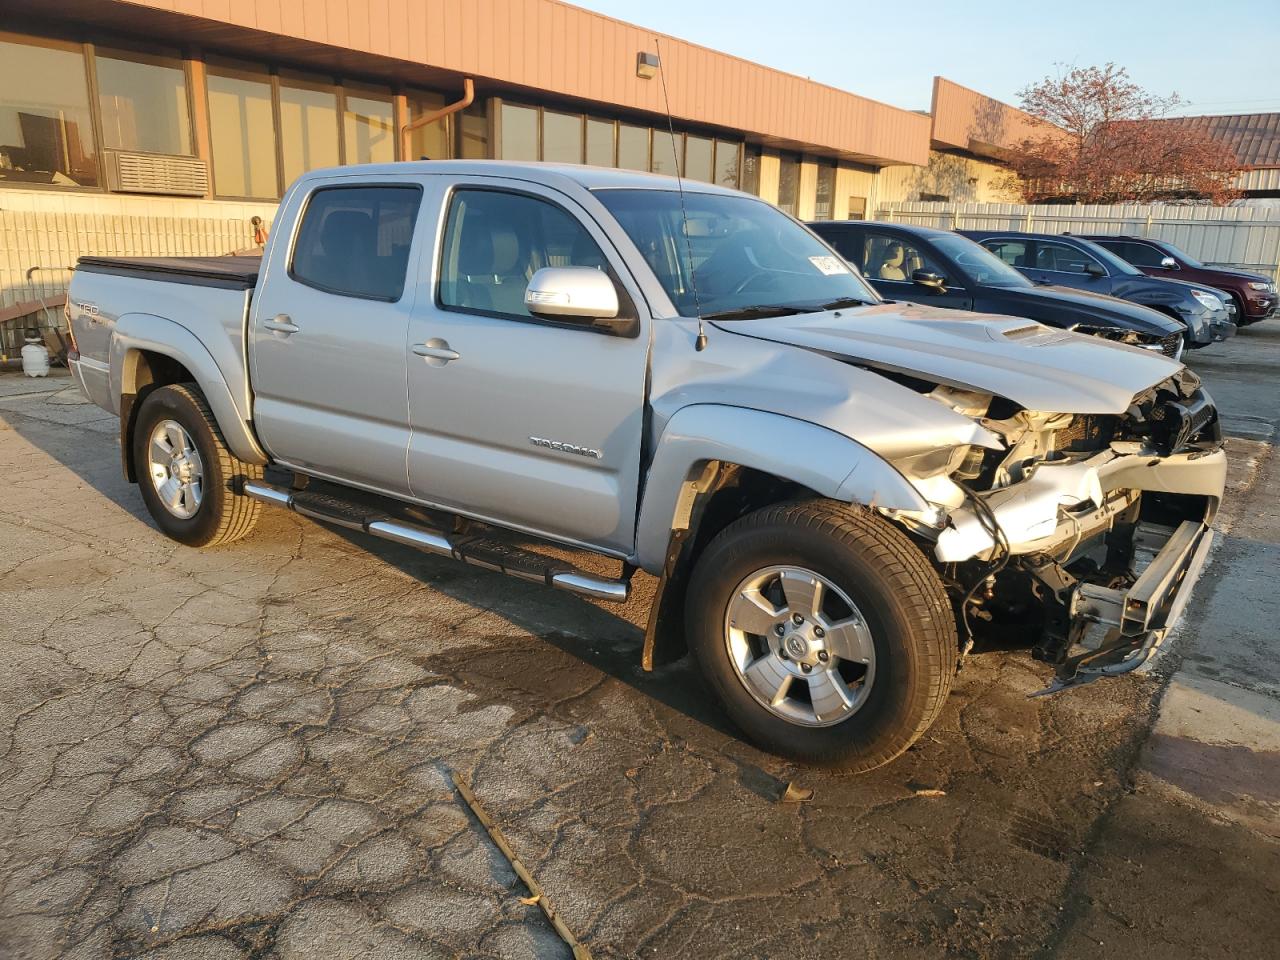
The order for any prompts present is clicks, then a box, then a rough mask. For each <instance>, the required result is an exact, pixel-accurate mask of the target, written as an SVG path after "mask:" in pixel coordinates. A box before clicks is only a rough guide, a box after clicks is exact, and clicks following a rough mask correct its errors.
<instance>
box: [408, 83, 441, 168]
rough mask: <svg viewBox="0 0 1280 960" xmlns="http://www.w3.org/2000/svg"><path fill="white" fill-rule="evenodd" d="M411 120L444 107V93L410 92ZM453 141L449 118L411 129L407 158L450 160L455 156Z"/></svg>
mask: <svg viewBox="0 0 1280 960" xmlns="http://www.w3.org/2000/svg"><path fill="white" fill-rule="evenodd" d="M408 99H409V120H410V122H412V121H413V120H416V119H417V118H418V117H421V116H423V115H424V114H428V113H434V112H435V111H437V110H439V109H440V108H441V107H443V106H444V105H445V104H444V94H442V93H411V94H409V98H408ZM452 143H453V141H452V140H451V138H450V137H449V118H448V117H443V118H441V119H439V120H437V121H436V122H435V123H428V124H427V125H426V126H423V127H415V128H414V129H413V130H410V131H409V156H408V157H406V158H405V159H406V160H448V159H449V158H450V157H452V156H453V147H452Z"/></svg>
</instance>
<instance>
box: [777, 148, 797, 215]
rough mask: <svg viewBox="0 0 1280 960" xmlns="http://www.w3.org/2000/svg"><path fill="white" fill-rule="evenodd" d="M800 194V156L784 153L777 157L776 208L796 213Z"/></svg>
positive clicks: (792, 213)
mask: <svg viewBox="0 0 1280 960" xmlns="http://www.w3.org/2000/svg"><path fill="white" fill-rule="evenodd" d="M799 196H800V158H799V157H797V156H795V155H793V154H788V153H784V154H782V156H780V157H779V158H778V209H779V210H782V211H783V212H785V213H789V214H791V216H793V217H794V216H795V215H796V204H797V201H798V200H799Z"/></svg>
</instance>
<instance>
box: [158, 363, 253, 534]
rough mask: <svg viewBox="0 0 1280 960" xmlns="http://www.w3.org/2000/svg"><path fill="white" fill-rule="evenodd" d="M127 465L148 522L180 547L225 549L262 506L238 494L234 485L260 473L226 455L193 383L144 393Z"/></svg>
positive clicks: (246, 529) (247, 529) (246, 528)
mask: <svg viewBox="0 0 1280 960" xmlns="http://www.w3.org/2000/svg"><path fill="white" fill-rule="evenodd" d="M133 464H134V468H135V472H136V474H137V477H138V486H139V488H140V490H141V492H142V499H143V502H144V503H146V505H147V509H148V510H149V511H150V512H151V516H152V517H153V518H154V519H155V521H156V524H157V526H159V527H160V529H161V530H162V531H163V532H164V533H165V534H166V535H167V536H169V537H172V538H173V539H174V540H177V541H179V542H180V543H185V544H187V545H188V546H193V547H205V546H213V545H216V544H219V543H230V542H232V541H234V540H239V539H240V538H241V537H244V536H246V535H247V534H248V533H249V532H250V531H252V530H253V527H254V525H255V524H256V523H257V522H258V516H259V515H260V514H261V512H262V504H260V503H259V502H258V501H257V500H251V499H249V498H248V497H243V496H238V495H237V494H236V492H235V487H236V486H237V485H238V484H239V483H241V482H243V480H246V479H255V480H256V479H261V477H262V468H261V467H259V466H256V465H254V464H250V463H245V462H244V461H242V460H240V459H238V458H237V457H236V456H235V455H234V454H232V453H231V451H230V450H229V449H227V444H226V441H225V440H224V439H223V437H222V431H221V430H219V429H218V424H217V421H216V420H214V418H213V413H212V412H211V411H210V410H209V405H208V403H206V402H205V399H204V395H203V394H202V393H201V392H200V388H199V387H197V386H196V385H195V384H193V383H183V384H172V385H170V386H166V387H160V388H159V389H157V390H154V391H152V392H151V393H149V394H147V397H146V399H145V400H143V401H142V406H141V408H140V409H139V410H138V420H137V423H136V425H135V427H134V431H133Z"/></svg>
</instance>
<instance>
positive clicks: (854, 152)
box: [0, 0, 1022, 316]
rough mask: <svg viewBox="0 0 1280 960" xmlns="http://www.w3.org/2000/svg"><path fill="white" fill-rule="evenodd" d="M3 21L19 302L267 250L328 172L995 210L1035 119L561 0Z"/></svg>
mask: <svg viewBox="0 0 1280 960" xmlns="http://www.w3.org/2000/svg"><path fill="white" fill-rule="evenodd" d="M0 24H2V25H3V32H0V230H3V231H4V236H5V237H6V243H5V245H4V250H3V251H2V252H0V310H3V308H4V307H6V306H8V307H10V308H11V309H10V313H12V309H13V308H14V305H15V304H18V303H20V302H28V301H30V300H31V298H32V296H33V295H34V294H36V293H39V292H40V291H41V290H43V291H45V292H48V293H54V294H56V292H57V291H58V290H60V289H61V286H62V285H63V284H64V283H65V278H66V273H65V271H64V270H60V269H58V268H61V267H65V266H66V265H68V264H70V263H72V262H74V258H75V256H77V255H79V254H82V253H89V252H95V253H99V252H105V253H118V254H130V253H136V254H146V253H219V252H226V251H227V250H230V249H236V248H243V247H248V246H251V245H253V243H254V242H255V235H254V231H253V228H252V226H251V225H250V218H252V217H254V216H259V217H262V218H263V219H264V220H267V221H269V220H270V218H271V216H272V213H273V211H274V208H275V203H276V201H277V200H278V199H279V197H280V196H281V195H282V193H283V191H284V189H285V188H286V187H287V186H288V184H289V183H290V181H291V180H292V179H293V178H294V177H296V176H297V175H298V174H299V173H301V172H303V171H305V170H308V169H312V168H315V167H323V166H332V165H336V164H349V163H362V162H368V161H385V160H394V159H402V158H406V157H408V158H413V159H416V158H419V157H424V156H425V157H430V158H447V157H497V158H505V159H521V160H553V161H567V162H580V163H590V164H601V165H605V166H617V167H624V168H629V169H641V170H652V171H656V172H659V173H668V174H670V173H675V172H677V171H679V172H680V173H682V174H683V175H684V176H686V177H688V178H691V179H696V180H706V181H712V182H716V183H721V184H725V185H727V186H732V187H737V188H740V189H744V190H748V191H751V192H754V193H757V194H758V195H760V196H761V197H764V198H765V199H768V200H769V201H771V202H773V203H776V204H777V205H778V206H779V207H781V208H782V209H784V210H786V211H788V212H790V213H792V214H794V215H796V216H798V217H800V218H802V219H823V218H847V217H864V216H870V215H873V214H874V211H875V209H876V207H877V205H878V204H880V203H883V202H885V201H888V200H908V199H921V198H924V199H932V198H943V197H945V198H946V199H952V200H968V199H991V198H995V197H997V195H998V180H999V168H998V166H997V165H996V164H995V163H994V162H993V158H995V157H997V156H998V151H999V149H1000V147H1001V145H1002V144H1004V143H1007V142H1008V138H1009V136H1011V135H1013V133H1014V132H1015V131H1016V130H1017V129H1018V125H1019V124H1020V123H1021V122H1022V115H1021V114H1019V113H1018V112H1017V111H1014V110H1012V108H1009V107H1006V106H1004V105H1003V104H998V103H996V102H995V101H991V100H989V99H988V98H985V97H982V96H981V95H980V94H976V93H974V92H972V91H968V90H965V89H964V88H962V87H958V86H957V85H955V84H951V83H949V82H947V81H945V80H942V79H938V80H937V81H935V84H934V90H933V103H932V109H931V111H930V113H923V112H913V111H909V110H902V109H898V108H896V107H891V106H888V105H885V104H882V103H878V102H876V101H873V100H869V99H867V98H865V97H861V96H858V95H857V94H855V93H849V92H846V91H843V90H838V89H835V88H833V87H829V86H825V85H823V84H818V83H814V82H812V81H809V80H805V79H803V78H801V77H797V76H793V75H791V74H787V73H783V72H780V71H777V70H773V69H770V68H768V67H764V66H761V65H758V64H755V63H751V62H748V61H746V60H742V59H740V58H737V57H733V56H730V55H728V54H725V53H721V52H718V51H715V50H710V49H707V48H705V47H701V46H698V45H696V44H693V43H689V42H687V41H684V40H681V39H679V38H678V37H674V36H669V35H666V34H661V33H657V32H654V31H651V30H647V29H644V28H641V27H638V26H635V25H632V24H629V23H623V22H621V21H618V20H614V19H612V18H609V17H605V16H602V15H599V14H596V13H591V12H588V11H585V10H582V9H579V8H577V7H573V6H570V5H568V4H566V3H562V2H559V0H344V2H343V3H339V4H334V3H329V2H325V0H257V2H254V0H128V2H126V0H0ZM658 60H660V62H661V72H660V73H659V72H658V71H657V70H656V69H655V66H654V64H655V63H656V62H657V61H658ZM664 79H665V95H664V84H663V80H664ZM667 98H669V103H670V119H668V114H667V110H666V105H667ZM673 132H674V136H673ZM31 267H39V268H41V269H40V270H39V271H37V273H36V274H34V275H33V277H32V278H30V279H28V278H27V275H26V271H27V270H28V269H29V268H31ZM0 316H3V314H2V313H0Z"/></svg>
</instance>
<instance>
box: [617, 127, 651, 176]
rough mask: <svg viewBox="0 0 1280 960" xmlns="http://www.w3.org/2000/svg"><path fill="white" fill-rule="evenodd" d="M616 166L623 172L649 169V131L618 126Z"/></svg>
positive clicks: (641, 128)
mask: <svg viewBox="0 0 1280 960" xmlns="http://www.w3.org/2000/svg"><path fill="white" fill-rule="evenodd" d="M618 166H620V167H621V168H622V169H623V170H648V169H649V129H648V127H633V126H631V125H630V124H629V123H620V124H618Z"/></svg>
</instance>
